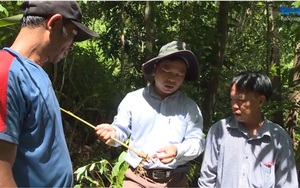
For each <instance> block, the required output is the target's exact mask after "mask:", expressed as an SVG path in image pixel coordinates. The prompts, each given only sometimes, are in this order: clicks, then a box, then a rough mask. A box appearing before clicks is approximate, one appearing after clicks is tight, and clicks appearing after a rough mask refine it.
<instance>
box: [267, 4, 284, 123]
mask: <svg viewBox="0 0 300 188" xmlns="http://www.w3.org/2000/svg"><path fill="white" fill-rule="evenodd" d="M267 9H268V12H269V15H268V16H267V17H268V23H269V24H268V37H267V38H268V40H269V41H270V53H269V55H270V57H269V65H267V67H275V69H276V74H275V75H274V76H273V78H272V84H273V89H274V93H273V96H272V100H273V101H276V104H283V101H282V96H281V95H282V90H281V88H282V87H281V85H282V83H281V77H280V75H281V74H280V49H279V35H278V30H277V28H276V26H275V19H274V18H275V12H274V3H268V2H267ZM276 109H277V110H276V112H274V114H272V118H271V119H272V120H273V121H274V122H275V123H277V124H279V125H281V126H283V125H284V123H283V108H282V107H281V106H276Z"/></svg>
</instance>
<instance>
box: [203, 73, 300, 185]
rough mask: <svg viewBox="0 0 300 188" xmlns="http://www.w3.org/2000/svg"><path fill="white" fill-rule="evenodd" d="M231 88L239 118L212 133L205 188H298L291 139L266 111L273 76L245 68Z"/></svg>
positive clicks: (205, 160) (205, 165) (222, 123)
mask: <svg viewBox="0 0 300 188" xmlns="http://www.w3.org/2000/svg"><path fill="white" fill-rule="evenodd" d="M230 89H231V91H230V97H231V109H232V112H233V116H231V117H228V118H226V119H222V120H220V121H218V122H216V123H215V124H214V125H212V127H211V128H210V130H209V132H208V135H207V139H206V141H207V143H206V147H205V152H204V158H203V163H202V166H201V176H200V178H199V179H198V185H199V187H201V188H202V187H203V188H206V187H226V188H227V187H232V188H238V187H243V188H246V187H249V188H250V187H261V188H265V187H273V188H275V187H286V188H292V187H294V188H298V178H297V171H296V164H295V158H294V152H293V147H292V143H291V139H290V137H289V135H288V134H287V132H286V131H285V130H284V129H283V128H282V127H280V126H279V125H277V124H275V123H273V122H271V121H269V120H268V119H266V118H265V117H264V115H263V114H262V108H263V106H264V104H265V102H266V101H267V100H268V99H269V98H270V96H271V94H272V83H271V81H270V79H269V78H268V77H267V76H266V75H264V74H261V73H257V72H242V73H241V74H239V75H238V76H236V77H235V78H234V79H233V81H232V83H231V85H230Z"/></svg>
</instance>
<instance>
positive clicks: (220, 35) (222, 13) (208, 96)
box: [203, 1, 229, 129]
mask: <svg viewBox="0 0 300 188" xmlns="http://www.w3.org/2000/svg"><path fill="white" fill-rule="evenodd" d="M228 11H229V2H228V1H220V2H219V13H218V21H217V26H216V29H217V33H216V37H215V42H214V44H213V48H212V60H211V68H210V75H211V77H210V78H209V81H208V86H209V87H208V88H207V91H206V93H205V96H204V99H205V100H204V102H203V109H204V110H203V118H204V128H205V129H208V128H209V126H210V124H211V121H212V115H213V111H214V104H215V97H216V94H217V90H218V85H219V75H220V72H221V69H222V65H223V59H224V52H225V46H226V40H227V32H228Z"/></svg>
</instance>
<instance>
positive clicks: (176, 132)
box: [168, 117, 187, 144]
mask: <svg viewBox="0 0 300 188" xmlns="http://www.w3.org/2000/svg"><path fill="white" fill-rule="evenodd" d="M186 128H187V123H186V122H185V121H184V119H181V118H175V117H173V118H169V122H168V135H169V137H170V142H172V143H171V144H176V143H181V142H182V141H183V139H184V136H185V132H186Z"/></svg>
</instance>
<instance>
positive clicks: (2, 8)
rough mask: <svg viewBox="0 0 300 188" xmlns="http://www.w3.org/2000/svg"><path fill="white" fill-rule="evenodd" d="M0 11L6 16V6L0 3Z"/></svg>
mask: <svg viewBox="0 0 300 188" xmlns="http://www.w3.org/2000/svg"><path fill="white" fill-rule="evenodd" d="M0 12H4V14H5V15H6V16H8V11H7V10H6V8H5V7H3V6H2V5H1V4H0Z"/></svg>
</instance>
